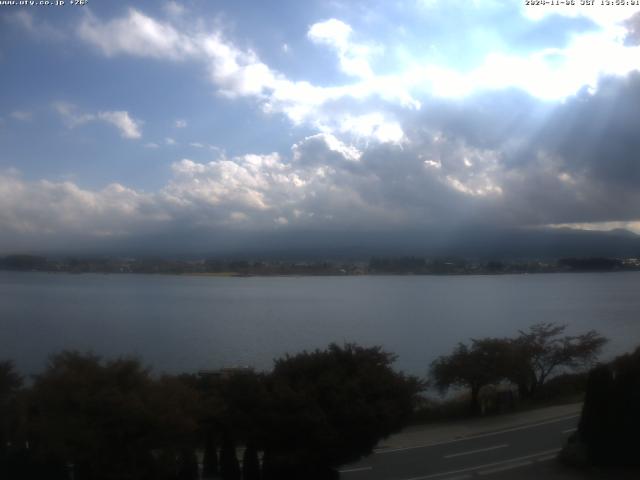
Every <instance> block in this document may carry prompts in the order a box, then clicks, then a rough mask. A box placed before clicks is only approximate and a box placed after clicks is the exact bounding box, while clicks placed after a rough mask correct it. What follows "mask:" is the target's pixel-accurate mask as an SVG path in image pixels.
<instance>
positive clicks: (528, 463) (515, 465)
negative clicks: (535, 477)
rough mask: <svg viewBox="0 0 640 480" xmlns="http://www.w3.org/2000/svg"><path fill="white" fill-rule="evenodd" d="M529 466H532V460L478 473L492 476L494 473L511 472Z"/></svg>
mask: <svg viewBox="0 0 640 480" xmlns="http://www.w3.org/2000/svg"><path fill="white" fill-rule="evenodd" d="M527 465H531V461H530V460H526V461H524V462H518V463H511V464H509V465H505V466H504V467H495V468H490V469H488V470H480V471H479V472H478V475H491V474H492V473H498V472H506V471H507V470H511V469H513V468H520V467H526V466H527Z"/></svg>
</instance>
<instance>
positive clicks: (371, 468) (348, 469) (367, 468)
mask: <svg viewBox="0 0 640 480" xmlns="http://www.w3.org/2000/svg"><path fill="white" fill-rule="evenodd" d="M367 470H373V467H358V468H347V469H346V470H338V471H339V472H340V473H352V472H364V471H367Z"/></svg>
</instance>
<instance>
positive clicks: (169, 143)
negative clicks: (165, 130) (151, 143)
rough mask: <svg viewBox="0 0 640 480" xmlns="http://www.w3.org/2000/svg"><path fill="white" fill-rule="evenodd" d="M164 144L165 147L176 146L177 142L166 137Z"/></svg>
mask: <svg viewBox="0 0 640 480" xmlns="http://www.w3.org/2000/svg"><path fill="white" fill-rule="evenodd" d="M164 143H166V144H167V145H172V146H173V145H177V144H178V142H176V141H175V139H173V138H171V137H167V138H165V139H164Z"/></svg>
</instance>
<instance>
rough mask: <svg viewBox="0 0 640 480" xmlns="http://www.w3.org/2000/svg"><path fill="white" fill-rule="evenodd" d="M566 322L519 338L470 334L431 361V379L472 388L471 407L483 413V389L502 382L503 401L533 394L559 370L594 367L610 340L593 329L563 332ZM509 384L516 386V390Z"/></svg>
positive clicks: (510, 402)
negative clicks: (471, 336) (454, 346)
mask: <svg viewBox="0 0 640 480" xmlns="http://www.w3.org/2000/svg"><path fill="white" fill-rule="evenodd" d="M565 329H566V326H564V325H556V324H552V323H539V324H536V325H532V326H531V327H530V328H529V329H528V330H526V331H520V334H519V335H518V336H517V337H515V338H481V339H472V340H471V342H470V344H469V345H467V344H464V343H459V344H458V345H457V347H456V348H455V349H454V350H453V352H452V353H451V354H450V355H444V356H441V357H439V358H437V359H436V360H434V361H433V363H432V364H431V379H432V382H433V384H434V385H435V386H436V387H438V388H439V389H440V390H441V391H444V390H446V389H448V388H449V387H451V386H458V387H464V388H467V389H468V390H469V392H470V396H469V399H470V403H469V411H470V413H471V414H473V415H477V414H479V413H481V410H482V408H481V407H482V405H481V401H480V400H481V395H480V394H481V391H482V389H483V388H486V387H488V386H494V387H495V386H498V385H501V386H503V387H505V388H504V389H503V390H502V393H503V395H502V398H501V397H500V396H499V395H497V396H496V397H497V398H495V399H494V401H497V402H501V403H502V404H503V406H504V404H506V405H511V406H513V405H514V402H515V400H516V398H515V395H517V397H518V398H519V399H520V400H534V399H535V398H536V397H538V396H539V395H540V391H541V390H542V389H543V388H544V387H545V385H546V384H547V382H548V381H550V380H551V379H554V377H555V378H556V381H557V378H558V375H560V374H567V373H568V372H571V371H575V370H580V369H585V368H588V367H590V366H591V365H592V364H593V363H594V362H595V361H596V359H597V356H598V354H599V352H600V350H601V348H602V346H603V345H604V344H605V343H606V341H607V340H606V339H605V338H604V337H602V336H601V335H600V334H598V333H597V332H596V331H594V330H591V331H589V332H586V333H584V334H581V335H576V336H571V335H564V331H565ZM511 386H514V387H515V395H514V390H513V389H512V388H511Z"/></svg>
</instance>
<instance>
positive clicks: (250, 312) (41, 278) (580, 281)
mask: <svg viewBox="0 0 640 480" xmlns="http://www.w3.org/2000/svg"><path fill="white" fill-rule="evenodd" d="M541 321H547V322H560V323H566V324H567V325H568V329H567V331H568V332H569V333H580V332H584V331H586V330H588V329H592V328H594V329H597V330H598V331H600V332H601V333H602V334H604V335H605V336H607V337H608V338H610V340H611V341H610V343H609V344H608V345H607V348H606V351H605V356H611V355H613V354H618V353H621V352H623V351H626V350H630V349H632V348H633V347H635V346H637V345H639V344H640V272H629V273H606V274H604V273H601V274H539V275H502V276H358V277H252V278H219V277H196V276H161V275H125V274H123V275H99V274H95V275H94V274H85V275H70V274H47V273H14V272H0V359H4V358H10V359H13V360H15V362H16V364H17V366H18V367H19V369H20V370H21V371H23V372H24V373H36V372H38V371H40V370H42V367H43V366H44V364H45V361H46V358H47V355H49V354H50V353H52V352H56V351H59V350H61V349H77V350H89V349H90V350H93V351H94V352H96V353H99V354H102V355H106V356H116V355H130V354H133V355H137V356H139V357H140V358H142V360H143V361H144V362H145V363H146V364H148V365H150V366H152V367H153V368H154V369H155V370H156V371H169V372H179V371H194V370H197V369H200V368H218V367H222V366H235V365H250V366H253V367H256V368H258V369H268V368H270V366H271V365H272V360H273V358H275V357H277V356H281V355H283V354H284V353H287V352H288V353H296V352H299V351H301V350H303V349H313V348H316V347H320V348H322V347H325V346H326V345H327V344H329V343H330V342H339V343H342V342H351V341H354V342H357V343H359V344H362V345H382V346H383V347H384V348H385V349H386V350H389V351H392V352H395V353H396V354H397V355H398V361H397V366H398V367H399V368H401V369H403V370H405V371H407V372H409V373H413V374H418V375H424V374H425V373H426V372H427V369H428V365H429V363H430V362H431V361H432V360H433V359H434V358H435V357H436V356H438V355H441V354H444V353H448V352H449V351H450V350H451V349H452V348H453V347H454V346H455V344H456V343H457V342H459V341H467V340H468V339H469V338H471V337H483V336H507V335H515V334H516V333H517V331H518V330H519V329H524V328H527V327H528V326H529V325H531V324H533V323H536V322H541Z"/></svg>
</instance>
